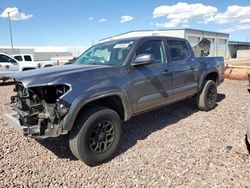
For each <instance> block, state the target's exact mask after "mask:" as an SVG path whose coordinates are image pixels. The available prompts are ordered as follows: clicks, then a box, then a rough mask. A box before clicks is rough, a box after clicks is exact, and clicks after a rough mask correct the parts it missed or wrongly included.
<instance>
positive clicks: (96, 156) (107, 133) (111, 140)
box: [69, 107, 122, 166]
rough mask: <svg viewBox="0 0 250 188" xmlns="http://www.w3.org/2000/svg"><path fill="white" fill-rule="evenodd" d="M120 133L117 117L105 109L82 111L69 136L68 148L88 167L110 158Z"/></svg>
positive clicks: (118, 140)
mask: <svg viewBox="0 0 250 188" xmlns="http://www.w3.org/2000/svg"><path fill="white" fill-rule="evenodd" d="M121 133H122V122H121V119H120V117H119V115H118V114H117V113H116V112H115V111H114V110H111V109H108V108H105V107H91V108H89V109H87V110H84V111H82V112H81V113H80V114H79V115H78V118H77V119H76V122H75V124H74V127H73V130H72V131H71V133H70V135H69V146H70V149H71V151H72V153H73V154H74V155H75V157H76V158H78V159H79V160H81V161H83V162H84V163H86V164H87V165H89V166H95V165H99V164H101V163H103V162H106V161H108V160H110V159H111V158H112V156H113V155H114V153H115V151H116V149H117V147H118V145H119V142H120V137H121Z"/></svg>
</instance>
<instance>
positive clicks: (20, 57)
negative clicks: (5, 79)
mask: <svg viewBox="0 0 250 188" xmlns="http://www.w3.org/2000/svg"><path fill="white" fill-rule="evenodd" d="M14 58H15V59H16V60H17V61H23V58H22V56H20V55H17V56H14Z"/></svg>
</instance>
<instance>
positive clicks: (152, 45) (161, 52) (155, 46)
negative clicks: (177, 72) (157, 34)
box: [136, 41, 166, 63]
mask: <svg viewBox="0 0 250 188" xmlns="http://www.w3.org/2000/svg"><path fill="white" fill-rule="evenodd" d="M140 54H152V55H153V56H154V58H155V61H156V63H164V62H165V61H166V54H165V48H164V43H163V42H162V41H150V42H146V43H144V44H143V45H142V46H141V47H140V48H139V49H138V50H137V51H136V56H138V55H140Z"/></svg>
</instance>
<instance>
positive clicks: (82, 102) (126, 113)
mask: <svg viewBox="0 0 250 188" xmlns="http://www.w3.org/2000/svg"><path fill="white" fill-rule="evenodd" d="M91 106H103V107H107V108H110V109H112V110H114V111H116V112H117V113H118V115H119V116H120V118H121V120H122V121H127V120H128V119H129V118H130V117H131V110H130V109H131V108H130V105H129V103H128V101H127V99H126V97H125V96H123V94H121V93H118V92H115V93H110V94H105V95H98V96H96V97H91V98H88V99H86V98H85V97H84V96H80V97H78V98H76V99H75V100H74V102H73V103H72V105H71V107H70V110H69V113H68V115H67V119H66V122H65V124H64V129H65V130H68V131H70V130H71V129H72V127H73V125H74V122H75V120H76V118H77V116H78V114H79V113H80V112H81V111H83V110H85V109H87V108H88V107H91Z"/></svg>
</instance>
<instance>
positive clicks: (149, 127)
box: [0, 81, 250, 187]
mask: <svg viewBox="0 0 250 188" xmlns="http://www.w3.org/2000/svg"><path fill="white" fill-rule="evenodd" d="M12 88H13V86H12V85H9V86H1V87H0V113H1V114H0V128H1V130H0V187H46V186H47V187H87V186H89V187H104V186H105V187H110V186H112V187H120V186H121V187H132V186H137V187H163V186H164V187H170V186H173V187H176V186H180V187H187V186H188V187H214V186H218V187H221V186H222V187H236V186H237V187H238V186H240V187H246V186H248V187H250V158H249V155H248V151H247V149H246V146H245V140H244V139H245V133H246V116H247V110H248V108H249V107H250V95H249V94H248V92H247V88H248V87H247V82H239V81H225V82H224V83H223V84H222V85H221V86H220V87H219V93H220V94H219V98H218V106H217V107H216V108H215V109H214V110H212V111H210V112H201V111H197V110H196V108H195V106H194V105H193V101H192V100H186V101H183V102H179V103H177V104H173V105H170V106H167V107H164V108H161V109H158V110H155V111H152V112H149V113H146V114H143V115H140V116H138V117H136V118H133V119H132V120H130V121H129V122H127V123H126V124H125V128H124V139H123V141H122V143H121V147H120V149H119V151H118V152H117V154H116V157H115V158H114V159H113V160H112V161H110V162H108V163H106V164H103V165H101V166H97V167H92V168H91V167H88V166H86V165H85V164H84V163H82V162H80V161H77V160H76V159H75V158H74V157H73V155H72V154H71V152H70V151H69V148H68V143H67V141H66V139H64V140H63V139H60V140H45V141H39V142H38V141H35V140H33V139H31V138H25V137H23V136H22V135H20V134H19V133H18V132H17V131H16V130H15V129H14V128H12V127H11V126H10V125H8V124H7V123H6V122H5V120H4V119H3V117H2V114H4V113H9V112H10V111H11V110H10V108H8V107H6V106H5V105H4V104H5V103H7V102H8V101H9V97H10V96H11V94H12ZM231 146H232V147H231Z"/></svg>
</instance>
